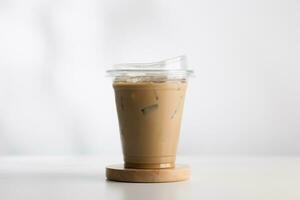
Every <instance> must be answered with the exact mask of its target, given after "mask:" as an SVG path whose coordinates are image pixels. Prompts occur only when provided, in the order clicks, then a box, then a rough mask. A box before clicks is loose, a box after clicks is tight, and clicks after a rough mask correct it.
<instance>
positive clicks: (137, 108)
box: [107, 56, 193, 169]
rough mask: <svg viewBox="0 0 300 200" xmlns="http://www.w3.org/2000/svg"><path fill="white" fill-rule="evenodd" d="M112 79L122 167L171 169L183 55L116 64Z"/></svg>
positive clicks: (183, 81) (185, 73)
mask: <svg viewBox="0 0 300 200" xmlns="http://www.w3.org/2000/svg"><path fill="white" fill-rule="evenodd" d="M107 73H108V74H109V75H110V76H111V77H112V78H113V88H114V91H115V100H116V106H117V113H118V120H119V130H120V135H121V142H122V150H123V155H124V162H125V164H124V166H125V167H126V168H142V169H147V168H148V169H154V168H173V167H174V166H175V160H176V150H177V144H178V139H179V133H180V126H181V116H182V111H183V104H184V97H185V92H186V87H187V80H188V78H189V77H190V75H192V74H193V71H192V70H189V69H188V68H187V64H186V58H185V56H179V57H175V58H171V59H166V60H163V61H159V62H153V63H129V64H117V65H114V66H113V68H112V69H110V70H108V71H107Z"/></svg>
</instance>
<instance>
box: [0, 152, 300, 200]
mask: <svg viewBox="0 0 300 200" xmlns="http://www.w3.org/2000/svg"><path fill="white" fill-rule="evenodd" d="M120 160H121V158H119V157H101V156H98V157H0V199H1V200H13V199H30V200H41V199H64V200H66V199H72V200H77V199H85V200H93V199H97V200H102V199H109V200H112V199H124V200H135V199H139V200H140V199H141V200H147V199H167V200H171V199H198V200H199V199H203V200H210V199H220V200H221V199H229V200H235V199H239V200H241V199H251V200H253V199H256V200H257V199H263V200H266V199H272V200H274V199H284V200H289V199H300V158H299V157H259V158H257V157H179V158H178V159H177V161H178V163H179V162H180V163H187V164H189V165H190V166H191V167H192V177H191V179H190V180H189V181H185V182H176V183H159V184H149V183H147V184H141V183H118V182H110V181H106V180H105V170H104V168H105V165H108V164H115V163H118V161H119V163H120Z"/></svg>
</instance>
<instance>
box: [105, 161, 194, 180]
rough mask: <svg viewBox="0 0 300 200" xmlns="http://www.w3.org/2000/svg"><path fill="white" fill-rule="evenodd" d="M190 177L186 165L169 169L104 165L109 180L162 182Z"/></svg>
mask: <svg viewBox="0 0 300 200" xmlns="http://www.w3.org/2000/svg"><path fill="white" fill-rule="evenodd" d="M189 177H190V168H189V167H188V166H187V165H176V167H175V168H170V169H131V168H124V166H123V165H110V166H107V167H106V178H107V179H108V180H111V181H121V182H135V183H163V182H175V181H184V180H187V179H189Z"/></svg>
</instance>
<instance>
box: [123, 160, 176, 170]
mask: <svg viewBox="0 0 300 200" xmlns="http://www.w3.org/2000/svg"><path fill="white" fill-rule="evenodd" d="M124 167H125V168H128V169H170V168H174V167H175V163H154V164H148V163H147V164H145V163H128V162H125V164H124Z"/></svg>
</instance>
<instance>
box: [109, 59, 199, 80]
mask: <svg viewBox="0 0 300 200" xmlns="http://www.w3.org/2000/svg"><path fill="white" fill-rule="evenodd" d="M107 73H108V75H109V76H111V77H113V78H115V80H116V79H122V80H124V79H133V78H144V79H145V78H149V79H151V78H158V77H161V78H162V77H164V79H186V78H187V77H189V76H190V75H192V74H193V70H191V69H188V67H187V61H186V57H185V56H184V55H182V56H178V57H174V58H169V59H165V60H162V61H158V62H151V63H124V64H116V65H113V67H112V69H110V70H107Z"/></svg>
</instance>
